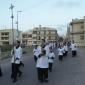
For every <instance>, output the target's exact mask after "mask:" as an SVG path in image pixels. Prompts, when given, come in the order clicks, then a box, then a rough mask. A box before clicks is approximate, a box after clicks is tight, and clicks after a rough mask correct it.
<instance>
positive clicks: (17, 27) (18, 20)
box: [16, 11, 22, 38]
mask: <svg viewBox="0 0 85 85" xmlns="http://www.w3.org/2000/svg"><path fill="white" fill-rule="evenodd" d="M20 12H22V11H17V22H16V24H17V34H18V35H17V38H19V19H18V14H19V13H20Z"/></svg>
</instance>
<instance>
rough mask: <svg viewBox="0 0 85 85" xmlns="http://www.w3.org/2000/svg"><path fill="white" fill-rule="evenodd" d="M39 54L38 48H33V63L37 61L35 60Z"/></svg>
mask: <svg viewBox="0 0 85 85" xmlns="http://www.w3.org/2000/svg"><path fill="white" fill-rule="evenodd" d="M40 52H41V51H40V48H39V47H38V46H37V45H35V47H34V49H33V53H34V61H35V62H36V61H37V58H38V56H39V54H40Z"/></svg>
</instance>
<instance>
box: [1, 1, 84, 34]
mask: <svg viewBox="0 0 85 85" xmlns="http://www.w3.org/2000/svg"><path fill="white" fill-rule="evenodd" d="M11 2H12V3H13V4H14V6H15V8H14V27H15V28H16V24H15V22H16V16H17V11H22V13H19V29H21V30H23V31H25V30H28V29H32V28H33V27H36V26H38V25H39V24H41V25H42V26H47V27H54V28H56V29H57V30H58V32H59V33H60V34H62V35H65V33H66V25H67V24H68V23H69V22H70V21H71V20H72V19H73V18H83V16H84V15H85V0H1V1H0V29H2V28H5V27H7V28H11V18H10V17H11V10H10V9H9V7H10V4H11Z"/></svg>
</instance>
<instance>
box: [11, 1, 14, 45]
mask: <svg viewBox="0 0 85 85" xmlns="http://www.w3.org/2000/svg"><path fill="white" fill-rule="evenodd" d="M13 8H14V6H13V4H12V3H11V7H10V9H11V12H12V15H11V19H12V39H13V45H14V25H13V19H14V15H13Z"/></svg>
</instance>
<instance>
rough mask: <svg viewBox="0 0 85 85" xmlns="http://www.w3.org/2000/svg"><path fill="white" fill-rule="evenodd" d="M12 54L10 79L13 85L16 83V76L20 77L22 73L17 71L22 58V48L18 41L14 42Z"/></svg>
mask: <svg viewBox="0 0 85 85" xmlns="http://www.w3.org/2000/svg"><path fill="white" fill-rule="evenodd" d="M11 54H12V60H11V63H12V74H11V78H12V79H13V83H15V82H16V81H17V75H18V76H19V77H20V76H21V75H22V72H21V71H20V69H19V66H20V61H21V58H22V48H21V46H20V41H18V40H17V41H16V43H15V46H14V48H13V50H12V52H11Z"/></svg>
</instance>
